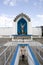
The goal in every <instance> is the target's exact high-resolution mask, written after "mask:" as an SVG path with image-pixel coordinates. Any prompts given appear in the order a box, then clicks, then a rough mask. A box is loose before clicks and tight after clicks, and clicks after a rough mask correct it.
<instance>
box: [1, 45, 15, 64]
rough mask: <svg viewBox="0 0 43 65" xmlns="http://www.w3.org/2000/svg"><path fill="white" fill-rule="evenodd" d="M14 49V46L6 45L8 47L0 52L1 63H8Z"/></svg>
mask: <svg viewBox="0 0 43 65" xmlns="http://www.w3.org/2000/svg"><path fill="white" fill-rule="evenodd" d="M14 51H15V47H14V46H6V48H5V49H4V50H3V51H2V52H1V53H0V65H6V64H7V63H8V60H9V59H10V57H11V55H12V54H13V53H14Z"/></svg>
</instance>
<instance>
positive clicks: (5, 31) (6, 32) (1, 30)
mask: <svg viewBox="0 0 43 65" xmlns="http://www.w3.org/2000/svg"><path fill="white" fill-rule="evenodd" d="M12 29H13V28H12V27H11V28H8V27H6V28H5V27H2V28H0V35H12V33H13V31H12Z"/></svg>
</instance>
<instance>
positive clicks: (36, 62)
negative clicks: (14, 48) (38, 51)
mask: <svg viewBox="0 0 43 65" xmlns="http://www.w3.org/2000/svg"><path fill="white" fill-rule="evenodd" d="M28 48H29V50H30V52H31V55H32V57H33V60H34V63H35V65H40V64H39V61H38V60H37V58H36V56H35V54H34V53H33V50H32V48H31V47H30V46H29V45H28Z"/></svg>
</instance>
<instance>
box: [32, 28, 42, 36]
mask: <svg viewBox="0 0 43 65" xmlns="http://www.w3.org/2000/svg"><path fill="white" fill-rule="evenodd" d="M32 34H33V35H42V30H41V27H33V28H32Z"/></svg>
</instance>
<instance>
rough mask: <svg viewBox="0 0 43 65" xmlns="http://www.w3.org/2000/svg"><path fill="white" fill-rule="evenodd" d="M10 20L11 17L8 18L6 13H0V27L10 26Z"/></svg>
mask: <svg viewBox="0 0 43 65" xmlns="http://www.w3.org/2000/svg"><path fill="white" fill-rule="evenodd" d="M12 20H13V18H10V17H8V16H6V15H1V16H0V27H12ZM9 23H10V24H9Z"/></svg>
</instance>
